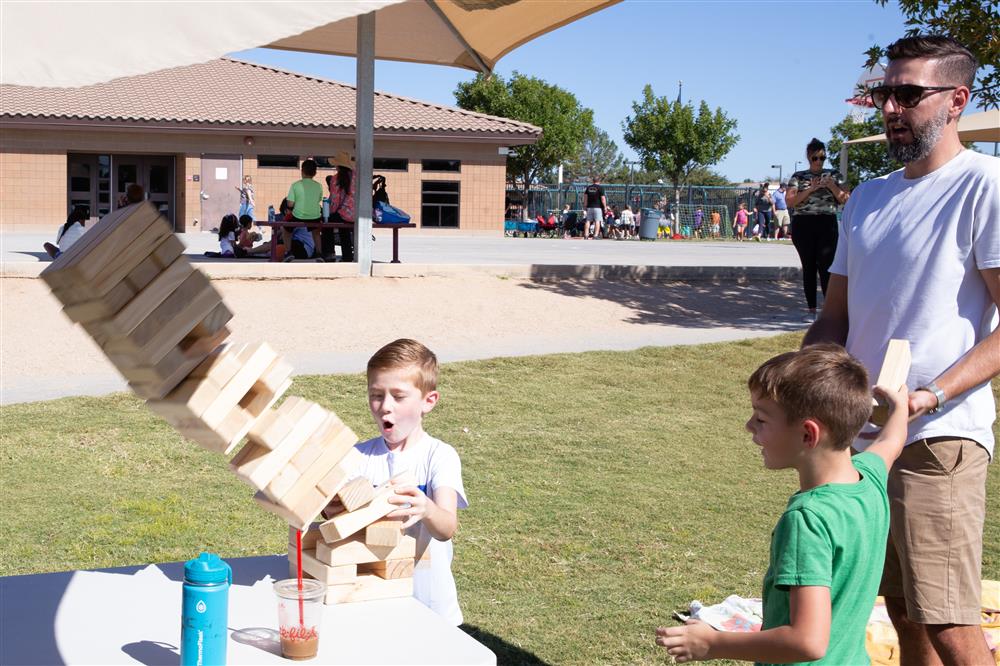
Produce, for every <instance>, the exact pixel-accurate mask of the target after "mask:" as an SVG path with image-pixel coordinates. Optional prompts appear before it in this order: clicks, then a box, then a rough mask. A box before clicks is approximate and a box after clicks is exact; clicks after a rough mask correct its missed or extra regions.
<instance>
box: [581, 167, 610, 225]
mask: <svg viewBox="0 0 1000 666" xmlns="http://www.w3.org/2000/svg"><path fill="white" fill-rule="evenodd" d="M583 197H584V200H583V208H584V225H583V238H584V240H586V239H588V238H593V237H594V236H597V237H600V235H601V221H602V220H603V219H604V209H605V208H607V207H608V200H607V197H605V196H604V188H603V187H601V185H600V180H599V179H598V178H597V176H594V178H593V179H592V180H591V183H590V185H588V186H587V188H586V189H585V190H584V191H583ZM591 222H593V223H594V228H593V233H591V227H590V223H591Z"/></svg>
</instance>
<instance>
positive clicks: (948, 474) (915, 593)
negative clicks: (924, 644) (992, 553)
mask: <svg viewBox="0 0 1000 666" xmlns="http://www.w3.org/2000/svg"><path fill="white" fill-rule="evenodd" d="M988 464H989V454H988V453H987V452H986V449H984V448H983V447H982V446H980V445H979V444H977V443H976V442H974V441H972V440H970V439H955V438H951V437H932V438H930V439H921V440H917V441H916V442H913V443H912V444H910V445H909V446H907V447H906V448H904V449H903V453H902V455H900V457H899V459H898V460H896V463H895V464H894V465H893V467H892V471H891V472H890V473H889V484H888V491H889V543H888V547H887V548H886V552H885V569H884V570H883V572H882V586H881V588H880V590H879V593H880V594H883V595H885V596H887V597H897V598H902V599H905V601H906V615H907V617H908V618H909V619H910V621H912V622H916V623H918V624H979V623H980V621H981V620H980V607H979V602H980V594H981V583H980V572H981V568H982V558H983V522H984V521H985V519H986V468H987V465H988ZM904 498H905V499H904Z"/></svg>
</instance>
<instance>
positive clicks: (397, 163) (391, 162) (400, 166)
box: [372, 157, 410, 171]
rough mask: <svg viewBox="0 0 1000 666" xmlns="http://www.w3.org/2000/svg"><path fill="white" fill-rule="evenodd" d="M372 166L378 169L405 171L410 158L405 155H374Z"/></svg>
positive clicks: (408, 166) (408, 165)
mask: <svg viewBox="0 0 1000 666" xmlns="http://www.w3.org/2000/svg"><path fill="white" fill-rule="evenodd" d="M372 168H373V169H377V170H379V171H406V170H407V169H409V168H410V160H408V159H406V158H405V157H376V158H375V160H374V161H373V162H372Z"/></svg>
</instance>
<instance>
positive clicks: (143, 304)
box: [104, 257, 208, 336]
mask: <svg viewBox="0 0 1000 666" xmlns="http://www.w3.org/2000/svg"><path fill="white" fill-rule="evenodd" d="M146 262H148V263H149V265H150V266H152V268H153V270H154V271H157V274H156V275H155V277H154V278H153V279H152V280H151V281H150V282H149V283H148V284H147V285H146V287H145V288H144V289H142V291H140V292H139V293H138V294H136V296H135V298H133V299H132V300H131V301H129V303H128V305H126V306H125V307H123V308H122V309H121V310H120V311H119V312H118V313H117V314H116V315H115V316H114V317H112V318H111V319H109V320H108V321H106V322H105V323H104V327H105V328H106V329H107V331H108V334H109V335H122V336H127V335H128V334H129V333H131V332H132V331H133V330H134V329H135V328H136V327H137V326H138V325H139V324H141V323H142V322H143V321H144V320H145V319H146V318H147V317H149V316H150V315H151V314H152V313H153V312H154V311H155V310H156V309H157V308H158V307H159V306H160V304H162V303H163V301H165V300H166V299H167V297H169V296H170V295H171V294H172V293H174V291H176V290H177V289H178V288H180V286H181V285H182V284H184V282H185V281H186V280H187V279H188V278H190V277H191V275H192V274H193V273H194V268H193V267H192V266H191V262H189V261H188V260H187V258H186V257H181V258H179V259H177V260H176V261H175V262H174V263H172V264H170V266H168V267H167V268H165V269H162V270H161V269H160V268H159V267H158V266H157V265H156V264H155V263H154V262H153V260H152V258H151V257H150V258H148V259H147V260H146ZM144 263H145V262H144ZM200 276H201V279H198V278H195V279H194V282H196V283H197V284H198V285H199V286H198V287H197V289H198V291H200V290H201V289H203V288H204V287H205V285H207V284H208V281H207V279H205V278H204V275H202V274H200ZM189 294H190V291H188V292H185V295H189Z"/></svg>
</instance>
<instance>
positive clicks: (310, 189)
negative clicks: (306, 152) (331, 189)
mask: <svg viewBox="0 0 1000 666" xmlns="http://www.w3.org/2000/svg"><path fill="white" fill-rule="evenodd" d="M322 199H323V186H322V185H320V184H319V183H317V182H316V181H315V180H313V179H312V178H303V179H302V180H297V181H295V182H294V183H292V186H291V187H290V188H288V200H289V201H291V202H292V203H294V204H295V208H293V209H292V217H294V218H295V219H296V220H317V219H319V218H320V217H322V215H323V205H322V203H321V202H322Z"/></svg>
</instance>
